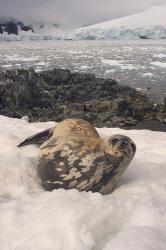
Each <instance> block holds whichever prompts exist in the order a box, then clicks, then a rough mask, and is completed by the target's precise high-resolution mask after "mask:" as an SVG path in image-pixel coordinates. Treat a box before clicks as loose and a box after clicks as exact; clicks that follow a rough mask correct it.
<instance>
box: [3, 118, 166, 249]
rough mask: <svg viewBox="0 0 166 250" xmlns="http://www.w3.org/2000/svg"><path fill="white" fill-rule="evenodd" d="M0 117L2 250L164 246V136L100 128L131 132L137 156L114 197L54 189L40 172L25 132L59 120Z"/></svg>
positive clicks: (104, 132)
mask: <svg viewBox="0 0 166 250" xmlns="http://www.w3.org/2000/svg"><path fill="white" fill-rule="evenodd" d="M26 120H27V119H20V120H19V119H12V118H8V117H4V116H0V148H1V150H0V159H1V161H0V228H1V233H0V249H1V250H12V249H14V250H55V249H56V250H90V249H91V250H92V249H96V250H98V249H103V250H110V249H111V250H129V249H133V250H140V249H141V250H149V249H151V250H165V246H166V237H165V236H166V233H165V232H166V196H165V192H166V165H165V162H166V133H162V132H152V131H148V130H140V131H136V130H130V131H125V130H121V129H115V128H114V129H112V128H101V129H98V131H99V133H100V134H101V136H103V137H105V136H109V135H111V134H115V133H121V134H125V135H127V136H129V137H131V138H132V139H133V140H134V141H135V142H136V144H137V153H136V156H135V158H134V160H133V161H132V163H131V165H130V167H129V168H128V169H127V171H126V173H125V174H124V176H123V178H122V180H121V183H119V186H118V187H117V189H116V190H115V191H114V192H113V193H112V194H110V195H107V196H102V195H100V194H99V193H91V192H82V193H81V192H78V191H77V190H74V189H73V190H69V191H66V190H63V189H59V190H54V191H53V192H46V191H44V190H43V189H42V188H41V187H40V183H39V180H38V178H37V176H36V158H37V154H38V151H39V149H38V148H37V147H36V146H27V147H24V148H21V149H20V148H17V147H16V145H17V144H18V143H19V142H21V141H22V140H23V139H24V138H25V137H27V136H30V135H31V134H33V133H36V132H38V131H41V130H42V129H45V128H49V127H51V126H53V125H54V123H53V122H48V123H32V124H29V123H28V122H27V121H26Z"/></svg>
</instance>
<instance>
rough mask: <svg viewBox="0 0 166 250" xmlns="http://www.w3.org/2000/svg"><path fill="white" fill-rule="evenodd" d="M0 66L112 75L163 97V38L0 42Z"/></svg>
mask: <svg viewBox="0 0 166 250" xmlns="http://www.w3.org/2000/svg"><path fill="white" fill-rule="evenodd" d="M0 67H2V68H3V69H11V68H34V69H35V70H36V71H37V72H40V71H42V70H48V69H53V68H67V69H70V70H71V71H72V72H83V73H93V74H95V75H96V76H97V77H102V78H114V79H116V80H117V81H118V83H119V84H122V85H130V86H132V87H134V88H137V89H138V90H141V91H145V92H146V93H147V94H148V95H149V97H150V98H151V99H152V100H154V101H155V102H158V101H161V100H163V98H164V97H165V96H166V41H165V40H153V41H152V40H139V41H136V40H135V41H118V40H114V41H40V42H39V41H36V42H34V41H33V42H29V41H27V42H1V43H0Z"/></svg>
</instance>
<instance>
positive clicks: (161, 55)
mask: <svg viewBox="0 0 166 250" xmlns="http://www.w3.org/2000/svg"><path fill="white" fill-rule="evenodd" d="M154 57H157V58H166V54H163V53H160V54H154Z"/></svg>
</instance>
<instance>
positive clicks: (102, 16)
mask: <svg viewBox="0 0 166 250" xmlns="http://www.w3.org/2000/svg"><path fill="white" fill-rule="evenodd" d="M164 3H165V4H166V0H0V16H3V17H13V18H19V19H23V20H34V21H40V20H41V21H50V22H58V23H61V24H63V26H64V27H67V28H70V27H72V28H73V27H79V26H82V25H88V24H93V23H98V22H101V21H105V20H110V19H113V18H117V17H121V16H126V15H128V14H132V13H137V12H140V11H142V10H146V9H147V8H149V7H150V6H151V5H154V4H164Z"/></svg>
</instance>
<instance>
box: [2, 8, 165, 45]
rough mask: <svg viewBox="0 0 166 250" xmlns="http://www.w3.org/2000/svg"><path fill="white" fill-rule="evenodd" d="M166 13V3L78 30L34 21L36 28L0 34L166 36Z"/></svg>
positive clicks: (100, 37) (8, 37) (48, 37)
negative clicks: (64, 28)
mask: <svg viewBox="0 0 166 250" xmlns="http://www.w3.org/2000/svg"><path fill="white" fill-rule="evenodd" d="M165 17H166V4H164V5H158V6H152V7H151V8H150V9H148V10H146V11H144V12H140V13H137V14H133V15H129V16H126V17H121V18H117V19H113V20H110V21H106V22H102V23H98V24H94V25H90V26H87V27H82V28H77V29H74V30H63V29H61V28H60V27H56V26H55V25H54V24H51V23H45V24H42V25H41V24H37V23H31V24H29V25H30V26H31V27H32V30H28V31H24V30H21V29H20V28H19V27H18V35H14V34H10V35H8V34H7V33H5V32H4V33H3V34H0V41H13V40H14V41H27V40H28V41H36V40H103V39H104V40H112V39H127V40H129V39H166V18H165Z"/></svg>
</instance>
